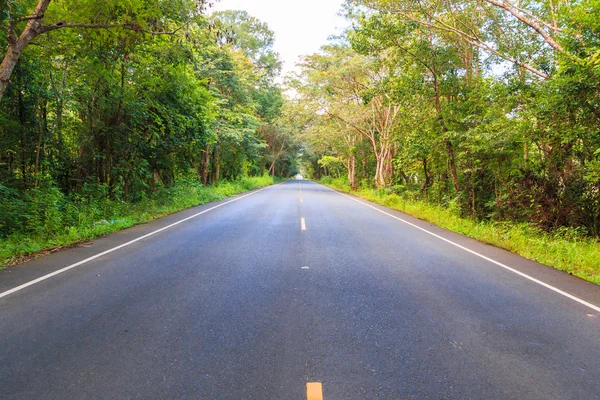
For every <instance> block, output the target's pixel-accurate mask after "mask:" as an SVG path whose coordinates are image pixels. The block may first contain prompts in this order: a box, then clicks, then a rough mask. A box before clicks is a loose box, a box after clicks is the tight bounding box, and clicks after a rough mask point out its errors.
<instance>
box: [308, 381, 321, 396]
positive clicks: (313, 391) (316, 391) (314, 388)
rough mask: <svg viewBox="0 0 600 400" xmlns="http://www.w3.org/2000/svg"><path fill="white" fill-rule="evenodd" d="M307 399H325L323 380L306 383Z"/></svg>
mask: <svg viewBox="0 0 600 400" xmlns="http://www.w3.org/2000/svg"><path fill="white" fill-rule="evenodd" d="M306 399H307V400H323V384H322V383H321V382H308V383H307V384H306Z"/></svg>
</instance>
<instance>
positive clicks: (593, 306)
mask: <svg viewBox="0 0 600 400" xmlns="http://www.w3.org/2000/svg"><path fill="white" fill-rule="evenodd" d="M323 187H325V188H327V189H329V190H331V191H332V192H335V193H337V194H339V195H341V196H344V197H347V198H349V199H350V200H353V201H356V202H357V203H360V204H362V205H364V206H367V207H369V208H372V209H373V210H375V211H379V212H380V213H382V214H385V215H387V216H389V217H392V218H394V219H396V220H398V221H400V222H403V223H405V224H407V225H410V226H412V227H414V228H417V229H419V230H421V231H423V232H425V233H428V234H430V235H431V236H435V237H436V238H438V239H441V240H443V241H444V242H447V243H450V244H451V245H453V246H456V247H458V248H460V249H462V250H464V251H466V252H469V253H471V254H473V255H476V256H477V257H480V258H483V259H484V260H486V261H489V262H491V263H492V264H496V265H497V266H499V267H502V268H504V269H506V270H508V271H510V272H513V273H515V274H517V275H519V276H522V277H523V278H525V279H529V280H530V281H532V282H535V283H537V284H538V285H541V286H543V287H545V288H548V289H550V290H552V291H553V292H556V293H558V294H560V295H562V296H565V297H567V298H569V299H571V300H573V301H576V302H578V303H579V304H583V305H584V306H586V307H589V308H591V309H592V310H594V311H596V312H599V313H600V307H598V306H596V305H594V304H592V303H588V302H587V301H585V300H582V299H580V298H579V297H575V296H573V295H572V294H570V293H567V292H565V291H562V290H560V289H559V288H556V287H554V286H552V285H549V284H547V283H546V282H542V281H540V280H539V279H536V278H534V277H532V276H529V275H527V274H525V273H523V272H521V271H518V270H516V269H514V268H511V267H509V266H508V265H505V264H502V263H501V262H498V261H496V260H493V259H491V258H489V257H486V256H484V255H483V254H480V253H478V252H476V251H473V250H471V249H469V248H467V247H464V246H461V245H460V244H458V243H455V242H453V241H451V240H449V239H446V238H444V237H442V236H440V235H437V234H435V233H433V232H430V231H428V230H427V229H424V228H421V227H420V226H418V225H415V224H413V223H411V222H408V221H406V220H405V219H402V218H399V217H396V216H395V215H393V214H390V213H388V212H385V211H383V210H381V209H379V208H377V207H374V206H372V205H370V204H368V203H365V202H364V201H360V200H358V199H355V198H354V197H352V196H348V195H347V194H345V193H342V192H338V191H337V190H334V189H332V188H330V187H328V186H325V185H323Z"/></svg>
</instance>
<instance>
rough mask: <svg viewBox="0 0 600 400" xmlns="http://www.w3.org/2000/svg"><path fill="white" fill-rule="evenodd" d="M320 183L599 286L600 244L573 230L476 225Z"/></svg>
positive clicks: (377, 194) (439, 210)
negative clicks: (550, 230)
mask: <svg viewBox="0 0 600 400" xmlns="http://www.w3.org/2000/svg"><path fill="white" fill-rule="evenodd" d="M320 183H322V184H324V185H326V186H329V187H331V188H333V189H336V190H339V191H342V192H346V193H350V194H353V195H356V196H358V197H361V198H363V199H365V200H369V201H372V202H374V203H377V204H380V205H383V206H385V207H389V208H392V209H394V210H398V211H401V212H403V213H406V214H409V215H412V216H414V217H417V218H419V219H422V220H424V221H427V222H431V223H433V224H435V225H437V226H439V227H441V228H444V229H448V230H450V231H454V232H457V233H460V234H462V235H465V236H468V237H471V238H473V239H477V240H479V241H481V242H484V243H488V244H491V245H494V246H496V247H500V248H503V249H506V250H508V251H511V252H513V253H517V254H519V255H521V256H523V257H525V258H529V259H531V260H534V261H537V262H539V263H541V264H545V265H548V266H551V267H554V268H556V269H559V270H561V271H565V272H567V273H569V274H571V275H575V276H578V277H580V278H583V279H585V280H588V281H590V282H593V283H596V284H600V242H599V241H598V240H595V239H593V238H589V237H585V236H583V235H581V234H578V232H577V231H576V230H570V229H561V230H557V231H555V232H545V231H543V230H541V229H539V228H537V227H536V226H534V225H532V224H527V223H508V222H488V221H480V222H478V221H473V220H471V219H468V218H462V217H460V216H459V215H458V212H457V211H456V210H453V209H451V208H446V207H442V206H438V205H435V204H431V203H426V202H423V201H416V200H413V199H407V198H404V197H401V196H398V195H397V194H387V193H385V192H384V191H382V190H376V189H359V190H358V191H352V190H351V189H350V186H349V185H348V184H347V183H346V182H345V181H344V180H342V179H337V180H330V179H325V180H321V181H320Z"/></svg>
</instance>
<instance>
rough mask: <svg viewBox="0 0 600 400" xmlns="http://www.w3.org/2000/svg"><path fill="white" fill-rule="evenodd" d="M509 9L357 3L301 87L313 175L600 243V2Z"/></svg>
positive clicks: (308, 62)
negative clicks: (342, 171) (343, 174)
mask: <svg viewBox="0 0 600 400" xmlns="http://www.w3.org/2000/svg"><path fill="white" fill-rule="evenodd" d="M503 4H504V5H505V6H506V7H507V8H508V10H507V9H505V8H500V7H498V6H497V5H495V4H493V3H492V2H488V1H484V2H473V1H471V0H451V1H445V2H442V1H439V0H426V1H423V2H418V3H415V2H410V1H402V0H401V1H388V0H347V1H346V6H345V11H346V14H347V17H348V18H349V19H350V20H351V21H352V28H351V29H349V30H348V31H347V32H346V34H345V35H344V36H343V37H342V38H339V39H338V40H337V41H336V42H334V43H331V44H330V45H327V46H324V47H323V48H322V49H321V51H320V52H319V53H317V54H314V55H310V56H307V57H306V58H305V60H304V62H303V63H302V65H301V67H302V71H301V72H300V74H299V78H298V79H297V80H296V81H294V82H292V84H293V87H294V88H295V89H296V90H297V91H298V92H299V93H300V94H301V96H302V97H301V98H300V100H298V101H297V102H298V103H300V104H301V105H303V106H304V108H306V109H307V110H310V112H312V114H313V115H312V116H311V117H306V116H304V115H302V114H301V113H298V115H299V117H298V120H300V121H306V123H305V127H304V128H303V129H302V135H303V137H304V138H305V142H306V143H307V145H308V147H309V149H307V151H305V152H304V160H303V164H304V165H306V167H305V168H306V170H307V171H310V172H311V176H313V177H315V178H321V177H323V176H324V175H331V176H333V177H338V176H339V172H338V171H337V170H330V168H329V166H328V164H327V163H323V162H321V163H320V162H319V160H321V159H322V157H336V158H339V159H340V160H343V162H344V165H348V166H352V165H354V168H347V170H348V171H347V172H348V176H349V179H354V180H355V183H354V185H353V187H354V188H355V189H356V188H357V187H360V188H363V189H370V188H372V187H373V186H374V185H375V186H376V187H378V188H379V189H384V190H391V189H392V188H394V189H393V190H394V191H397V192H398V195H400V196H402V197H403V198H410V199H412V200H414V201H423V202H426V203H431V204H435V205H437V206H442V207H446V208H449V209H456V210H457V214H458V215H460V216H461V217H464V218H470V219H471V220H473V221H475V222H478V221H482V222H485V223H504V222H511V223H515V224H516V225H518V224H532V225H533V226H536V227H537V228H539V229H542V230H543V231H546V232H548V233H549V234H553V232H558V231H562V230H563V229H571V230H573V231H576V232H580V233H581V232H585V233H586V234H587V235H588V236H590V237H598V236H600V173H599V170H600V156H599V154H598V149H599V148H600V106H599V104H600V89H599V88H600V31H599V30H598V26H599V25H598V18H596V15H597V14H598V12H599V10H600V2H599V1H598V0H584V1H581V2H575V3H564V4H563V3H553V2H547V1H541V2H536V3H527V2H526V3H522V4H520V5H517V6H514V5H513V3H510V2H505V3H503ZM519 15H521V16H525V18H518V16H519ZM536 24H537V26H536ZM381 104H382V105H383V106H380V105H381ZM295 108H296V109H298V108H301V107H299V106H295ZM389 110H397V111H398V114H397V116H396V118H394V116H395V114H394V113H393V112H389ZM352 133H354V134H355V136H354V137H353V136H352ZM353 175H354V176H353ZM382 176H383V179H381V177H382ZM397 188H398V189H397ZM390 201H391V203H390V204H391V205H393V204H394V203H395V202H396V201H397V199H393V200H390Z"/></svg>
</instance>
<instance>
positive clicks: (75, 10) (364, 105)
mask: <svg viewBox="0 0 600 400" xmlns="http://www.w3.org/2000/svg"><path fill="white" fill-rule="evenodd" d="M210 6H211V4H209V3H207V2H205V1H201V0H178V1H161V0H126V1H125V0H107V1H104V2H95V1H91V0H82V1H75V0H56V1H50V0H36V1H33V0H26V1H5V2H3V3H2V18H3V19H2V25H1V26H2V29H3V33H4V35H2V38H0V45H1V46H2V48H3V49H5V55H4V58H3V62H2V64H1V66H0V96H1V100H0V101H1V103H0V104H1V108H0V130H1V132H2V133H1V135H2V136H1V139H0V196H1V197H2V203H1V205H0V237H2V238H4V239H3V242H5V243H12V244H11V245H9V246H4V247H3V249H2V251H0V253H1V254H0V259H5V260H6V259H10V258H11V257H13V258H14V256H16V255H19V254H27V253H30V252H31V251H33V250H42V249H44V248H48V247H50V246H49V245H50V244H52V243H54V241H53V240H54V239H55V238H56V237H57V236H61V235H62V237H63V238H62V239H60V240H59V242H61V241H62V242H65V241H66V242H76V241H77V240H80V239H85V238H88V237H93V236H94V235H97V234H100V233H104V232H107V231H112V230H115V229H118V228H119V227H122V226H129V225H131V224H132V223H134V222H139V221H144V220H147V219H148V218H152V216H151V215H150V214H152V215H161V214H162V213H163V212H170V211H173V210H176V209H181V208H184V207H189V206H192V205H196V204H199V203H200V202H203V201H209V200H212V199H216V198H220V197H222V196H225V195H228V194H231V193H235V192H237V191H241V190H247V189H250V188H253V187H257V186H260V185H267V184H270V183H273V182H274V179H278V178H287V177H290V176H293V175H294V174H295V173H297V172H301V173H302V174H303V175H305V176H306V177H308V178H312V179H315V180H318V181H320V182H322V183H325V184H329V185H331V186H333V187H335V188H337V189H340V190H346V191H352V192H353V193H356V194H359V195H362V196H363V197H366V198H368V199H370V200H374V201H379V202H381V203H382V204H385V205H388V206H392V207H396V208H398V207H399V208H401V209H402V211H407V212H409V211H410V210H412V213H413V215H417V216H419V217H424V219H428V220H430V221H431V222H434V223H437V224H439V225H441V226H444V227H447V228H449V229H453V230H457V231H459V232H461V233H464V234H468V235H471V236H473V237H476V238H478V239H480V240H484V241H486V242H488V243H492V244H496V245H499V246H501V247H505V248H508V249H509V250H513V251H517V252H520V253H521V254H523V255H526V256H528V257H531V258H534V259H536V260H538V261H541V262H545V263H548V264H551V265H555V266H556V265H557V264H560V265H562V269H565V270H568V271H570V268H579V267H581V268H583V269H584V270H585V272H583V273H580V275H581V276H584V277H587V278H590V277H592V278H591V279H592V280H598V281H600V272H599V271H598V262H597V259H598V258H597V256H598V257H600V250H599V247H600V246H599V245H598V237H600V18H598V15H600V0H583V1H570V0H541V1H523V0H521V1H519V0H517V1H509V0H415V1H410V0H346V1H345V3H344V6H343V9H342V11H341V12H342V13H343V15H344V16H345V17H346V19H347V21H348V24H349V27H348V28H347V29H346V30H345V31H344V32H343V33H342V34H340V35H338V36H335V37H332V38H331V39H330V41H329V42H328V43H327V44H326V45H324V46H323V47H322V49H321V51H319V52H317V53H315V54H310V55H306V56H305V57H303V58H302V59H301V60H300V62H299V64H298V65H297V69H296V72H294V73H292V74H290V75H288V76H286V77H285V78H283V77H281V61H280V60H279V56H278V54H277V53H276V52H275V51H274V49H273V44H274V40H275V37H274V33H273V32H272V31H271V30H270V29H269V27H268V26H267V25H266V24H265V23H263V22H261V21H259V20H257V19H256V18H254V17H252V16H251V15H249V14H248V13H247V12H245V11H223V12H215V13H211V12H209V11H208V10H209V9H210ZM219 190H220V191H221V192H222V193H220V194H219V193H217V194H214V193H216V192H218V191H219ZM215 191H216V192H215ZM211 193H212V194H211ZM147 209H151V210H153V211H152V212H150V213H149V214H148V213H146V210H147ZM131 210H133V214H134V215H137V216H136V217H135V218H133V220H132V219H131V215H130V214H131V212H132V211H131ZM424 210H425V211H424ZM138 214H139V215H138ZM146 214H148V215H146ZM433 214H435V215H434V216H431V215H433ZM428 215H429V216H428ZM458 220H460V221H467V222H464V224H467V223H469V224H471V225H468V228H464V226H466V225H464V224H463V222H461V224H463V228H460V227H459V228H457V227H455V226H454V221H458ZM473 231H477V232H479V231H481V232H487V233H481V234H479V233H478V234H472V233H473ZM490 232H491V233H490ZM515 232H517V233H515ZM486 235H487V236H486ZM491 236H493V237H494V238H492V239H490V238H489V237H491ZM24 238H26V239H27V240H25V243H26V244H23V243H24V242H23V240H24ZM31 238H38V239H36V240H32V239H31ZM65 238H66V239H65ZM62 242H61V243H62ZM515 242H519V243H518V244H515ZM534 242H535V243H534ZM578 243H583V246H584V247H579V244H578ZM569 246H571V247H569ZM533 247H536V248H537V250H536V251H537V253H535V252H534V253H535V254H533V255H532V254H529V253H528V252H529V249H530V248H533ZM567 248H568V249H567ZM570 253H573V254H570ZM536 254H537V256H536ZM547 254H553V256H552V257H553V258H551V259H547V258H544V257H545V256H546V255H547ZM565 254H568V255H565ZM574 260H575V261H574ZM575 264H577V265H575ZM579 264H580V265H579ZM577 273H579V272H577Z"/></svg>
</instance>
